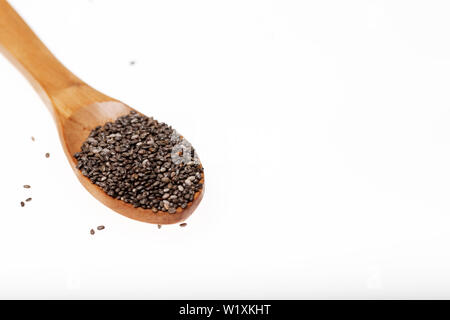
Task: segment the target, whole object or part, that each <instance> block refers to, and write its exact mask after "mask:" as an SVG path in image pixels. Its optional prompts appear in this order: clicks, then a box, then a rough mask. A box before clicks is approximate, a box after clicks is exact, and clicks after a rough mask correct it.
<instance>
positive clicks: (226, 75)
mask: <svg viewBox="0 0 450 320" xmlns="http://www.w3.org/2000/svg"><path fill="white" fill-rule="evenodd" d="M11 3H12V4H13V5H14V6H15V7H16V9H17V10H18V11H19V12H20V14H21V15H22V16H23V17H24V18H25V19H26V20H27V22H28V23H29V24H30V25H31V27H32V28H33V29H34V30H35V31H36V33H37V34H38V35H39V36H40V37H41V38H42V40H43V41H44V42H45V43H46V44H47V45H48V47H49V48H50V49H51V50H52V51H53V52H54V53H55V55H56V56H57V57H58V58H59V59H60V60H61V61H62V62H63V63H64V64H65V65H66V66H67V67H68V68H70V69H71V70H73V71H74V73H76V74H77V75H78V76H80V77H81V78H82V79H84V80H85V81H86V82H87V83H89V84H91V85H92V86H94V87H96V88H97V89H99V90H100V91H103V92H105V93H106V94H108V95H111V96H113V97H115V98H118V99H120V100H122V101H124V102H125V103H127V104H129V105H131V106H133V107H135V108H136V109H138V110H140V111H142V112H143V113H145V114H147V115H150V116H154V117H155V118H156V119H158V120H161V121H164V122H167V123H169V124H171V125H173V126H174V127H175V128H176V129H177V130H178V131H179V132H181V133H182V134H183V135H184V136H186V137H187V138H188V139H189V140H190V141H191V142H192V144H193V145H194V146H195V148H196V149H197V151H198V153H199V155H200V158H201V160H202V163H203V164H204V166H205V175H206V194H205V197H204V199H203V201H202V203H201V204H200V206H199V208H198V209H197V211H196V212H195V213H194V215H193V216H192V217H191V218H189V219H188V221H187V223H188V226H187V227H186V228H180V227H179V226H178V225H173V226H165V227H163V228H162V229H161V230H158V229H157V227H156V226H155V225H150V224H145V223H141V222H136V221H133V220H130V219H128V218H125V217H122V216H120V215H118V214H116V213H114V212H113V211H111V210H110V209H108V208H106V207H104V206H103V205H102V204H100V203H99V202H97V201H96V200H95V199H94V198H93V197H92V196H90V195H89V194H88V193H87V192H86V191H85V190H84V188H82V187H81V185H80V184H79V182H78V180H77V179H76V178H75V175H74V174H73V172H72V170H71V169H70V167H69V164H68V162H67V160H66V158H65V156H64V154H63V151H62V148H61V146H60V143H59V139H58V136H57V131H56V129H55V126H54V123H53V119H52V117H51V116H50V113H49V112H48V111H47V110H46V108H45V106H44V104H43V103H42V102H41V100H40V99H39V97H38V95H37V94H36V93H35V92H34V91H33V90H32V88H31V86H30V85H29V84H28V83H27V82H26V80H25V79H24V78H23V77H22V76H21V75H20V74H19V72H18V71H16V70H15V69H14V68H13V67H12V66H11V65H10V64H9V63H8V62H7V60H6V59H4V57H0V99H1V100H0V105H1V108H2V112H3V116H2V119H1V124H0V145H1V149H0V150H1V151H0V153H1V156H0V168H1V178H0V195H1V196H0V198H1V201H2V205H1V207H0V298H161V299H171V298H181V299H184V298H235V299H239V298H450V276H449V273H450V271H449V270H450V253H449V252H450V249H449V243H450V125H449V124H450V91H449V88H450V40H449V38H450V19H448V13H449V10H450V4H449V3H448V1H275V0H273V1H261V0H258V1H256V0H255V1H248V0H246V1H244V0H236V1H230V0H229V1H211V0H204V1H183V0H179V1H172V0H169V1H137V0H136V1H110V0H109V1H106V0H103V1H100V0H92V1H88V0H86V1H80V0H77V1H75V0H72V1H68V0H66V1H56V0H46V1H43V0H41V1H31V0H14V1H11ZM130 61H135V62H136V63H135V65H133V66H131V65H130ZM31 136H35V137H36V141H35V142H32V141H31V139H30V137H31ZM46 152H50V153H51V157H50V158H49V159H46V158H45V157H44V154H45V153H46ZM23 184H31V185H32V189H31V190H25V189H23V188H22V185H23ZM29 195H30V196H32V197H33V200H32V201H31V202H30V203H27V204H26V206H25V208H21V207H20V205H19V203H20V201H21V200H23V199H25V198H26V197H28V196H29ZM100 224H103V225H105V226H106V229H105V230H104V231H101V232H97V233H96V234H95V236H91V235H90V234H89V230H90V228H95V227H96V226H97V225H100Z"/></svg>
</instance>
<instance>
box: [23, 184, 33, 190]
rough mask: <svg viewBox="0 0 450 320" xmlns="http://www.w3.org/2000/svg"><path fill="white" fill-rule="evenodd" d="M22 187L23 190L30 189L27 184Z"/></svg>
mask: <svg viewBox="0 0 450 320" xmlns="http://www.w3.org/2000/svg"><path fill="white" fill-rule="evenodd" d="M23 187H24V188H25V189H30V188H31V186H30V185H29V184H25V185H24V186H23Z"/></svg>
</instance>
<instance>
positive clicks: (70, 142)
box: [0, 0, 204, 224]
mask: <svg viewBox="0 0 450 320" xmlns="http://www.w3.org/2000/svg"><path fill="white" fill-rule="evenodd" d="M0 51H1V52H2V53H3V54H4V55H5V56H6V57H7V58H8V59H9V60H10V61H11V62H12V63H13V64H14V65H15V66H16V67H17V68H18V69H19V70H20V71H21V72H22V73H23V74H24V75H25V77H26V78H27V79H28V80H29V81H30V83H31V85H32V86H33V87H34V88H35V89H36V91H37V92H38V93H39V94H40V96H41V97H42V99H43V100H44V102H45V104H46V105H47V107H48V108H49V110H50V112H51V113H52V114H53V118H54V120H55V123H56V126H57V128H58V133H59V137H60V140H61V144H62V146H63V148H64V152H65V154H66V156H67V158H68V160H69V162H70V164H71V166H72V169H73V170H74V172H75V174H76V176H77V177H78V179H79V180H80V182H81V184H82V185H83V186H84V187H85V188H86V190H87V191H88V192H89V193H91V194H92V195H93V196H94V197H95V198H96V199H97V200H99V201H100V202H102V203H103V204H104V205H106V206H107V207H109V208H111V209H112V210H114V211H116V212H118V213H120V214H122V215H124V216H127V217H129V218H132V219H135V220H139V221H143V222H148V223H154V224H173V223H178V222H181V221H183V220H185V219H186V218H187V217H189V216H190V215H191V214H192V212H193V211H194V210H195V208H196V207H197V206H198V204H199V203H200V201H201V199H202V197H203V193H204V188H203V189H202V190H200V191H199V192H197V193H196V194H195V196H194V201H193V202H191V203H189V204H188V206H187V207H186V208H185V209H184V210H182V209H181V208H178V209H177V211H176V213H174V214H169V213H167V212H163V211H159V212H157V213H154V212H153V211H152V210H148V209H142V208H134V207H133V206H132V205H130V204H128V203H125V202H123V201H120V200H117V199H114V198H112V197H110V196H108V195H107V194H106V193H105V192H104V191H103V190H102V189H101V188H100V187H98V186H96V185H95V184H93V183H92V182H91V181H90V180H89V179H88V178H86V177H85V176H83V175H82V174H81V172H80V171H79V170H78V169H77V168H76V167H75V166H76V159H75V158H74V157H73V154H75V153H76V152H78V151H80V148H81V145H82V143H83V142H84V141H85V140H86V139H87V137H88V135H89V133H90V132H91V130H92V129H94V128H95V127H97V126H99V125H103V124H105V123H106V122H108V121H114V120H115V119H116V118H117V117H120V116H122V115H125V114H128V113H129V112H130V111H131V110H134V109H132V108H131V107H129V106H127V105H126V104H124V103H122V102H120V101H118V100H116V99H113V98H111V97H108V96H107V95H105V94H103V93H101V92H99V91H97V90H95V89H94V88H92V87H90V86H89V85H87V84H86V83H84V82H83V81H82V80H80V79H79V78H78V77H77V76H75V75H74V74H73V73H72V72H70V71H69V70H68V69H67V68H66V67H64V65H62V64H61V62H59V61H58V59H56V58H55V56H54V55H53V54H52V53H51V52H50V51H49V50H48V49H47V47H46V46H45V45H44V44H43V43H42V41H41V40H40V39H39V38H38V37H37V36H36V35H35V34H34V32H33V31H32V30H31V29H30V27H29V26H28V25H27V24H26V23H25V22H24V21H23V19H22V18H21V17H20V16H19V15H18V14H17V12H16V11H15V10H14V9H13V8H12V7H11V6H10V5H9V4H8V2H7V1H5V0H0ZM202 183H204V177H203V179H202Z"/></svg>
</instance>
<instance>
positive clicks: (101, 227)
mask: <svg viewBox="0 0 450 320" xmlns="http://www.w3.org/2000/svg"><path fill="white" fill-rule="evenodd" d="M103 229H105V226H98V227H97V230H103Z"/></svg>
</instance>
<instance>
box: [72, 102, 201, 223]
mask: <svg viewBox="0 0 450 320" xmlns="http://www.w3.org/2000/svg"><path fill="white" fill-rule="evenodd" d="M180 148H181V149H182V150H184V151H185V152H183V153H182V156H180V152H179V150H180ZM74 157H75V159H76V160H77V168H78V169H79V170H80V171H81V173H82V174H83V175H84V176H86V177H87V178H89V179H90V180H91V182H92V183H94V184H96V185H97V186H99V187H100V188H101V189H103V191H105V192H106V193H107V194H108V195H109V196H110V197H113V198H115V199H118V200H121V201H124V202H126V203H129V204H131V205H133V206H134V207H140V208H143V209H149V210H152V211H153V212H154V213H157V212H158V211H164V212H168V213H169V214H174V213H176V209H177V208H182V209H184V208H186V207H187V206H188V204H189V203H190V202H192V201H193V200H194V196H195V194H196V193H197V192H199V191H201V189H202V187H203V183H202V179H203V168H202V166H201V164H200V162H199V160H198V157H197V154H196V153H195V151H194V149H193V148H192V146H191V145H190V144H189V142H187V141H186V140H185V139H184V138H183V137H182V136H180V135H179V134H178V133H177V132H176V131H175V130H173V129H172V128H171V127H170V126H168V125H167V124H165V123H162V122H158V121H156V120H154V119H153V118H149V117H146V116H144V115H141V114H138V113H136V112H134V111H132V112H131V113H129V114H128V115H125V116H122V117H119V118H118V119H117V120H115V121H114V122H107V123H106V124H105V125H103V126H98V127H96V128H95V129H94V130H92V131H91V133H90V134H89V137H88V138H87V139H86V141H85V142H84V143H83V145H82V146H81V150H80V152H77V153H76V154H75V155H74Z"/></svg>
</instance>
